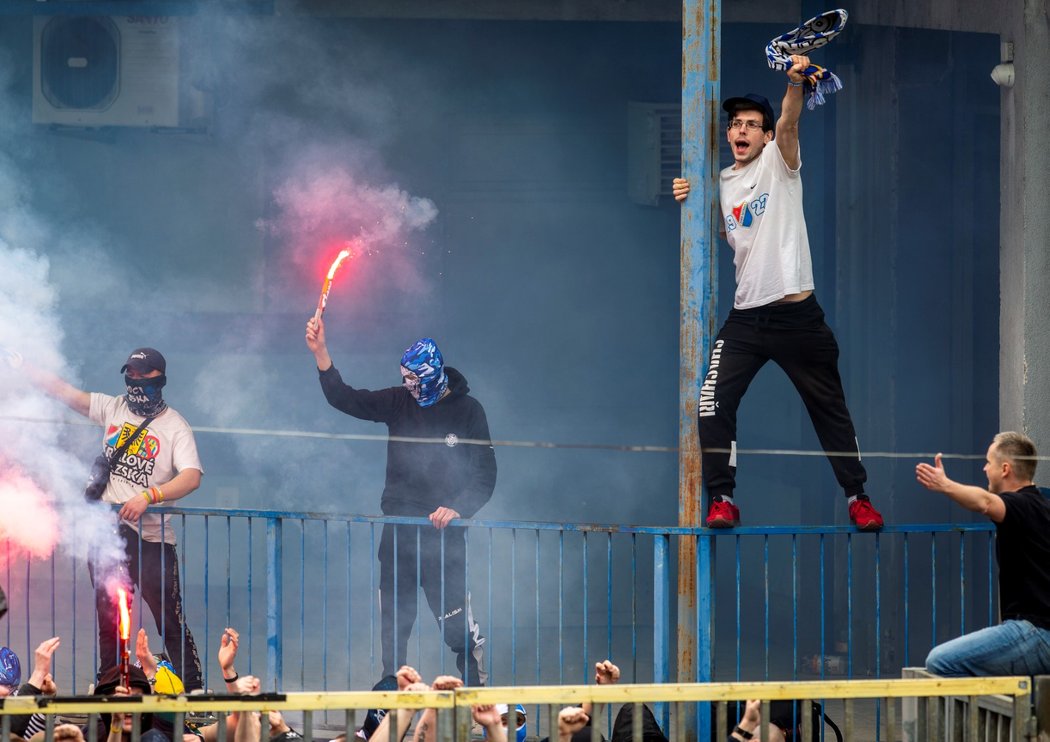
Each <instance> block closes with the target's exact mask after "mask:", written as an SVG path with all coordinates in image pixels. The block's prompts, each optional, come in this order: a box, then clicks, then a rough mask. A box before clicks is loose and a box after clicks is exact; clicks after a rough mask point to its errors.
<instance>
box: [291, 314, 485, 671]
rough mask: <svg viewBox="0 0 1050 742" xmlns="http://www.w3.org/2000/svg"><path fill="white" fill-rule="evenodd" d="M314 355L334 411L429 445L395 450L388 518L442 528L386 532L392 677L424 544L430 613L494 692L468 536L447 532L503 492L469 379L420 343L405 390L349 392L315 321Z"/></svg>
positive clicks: (412, 351)
mask: <svg viewBox="0 0 1050 742" xmlns="http://www.w3.org/2000/svg"><path fill="white" fill-rule="evenodd" d="M306 347H307V348H309V349H310V351H311V352H312V353H313V354H314V358H315V359H316V361H317V370H318V372H319V373H320V379H321V389H322V390H323V391H324V395H325V399H327V400H328V403H329V404H330V405H332V406H333V407H335V408H336V409H337V410H340V411H341V412H345V413H346V414H348V415H351V416H353V417H356V418H358V419H360V420H371V421H373V422H379V423H386V426H387V430H388V432H389V434H390V436H391V438H394V439H396V438H424V439H429V440H427V441H426V442H409V441H403V440H390V441H388V442H387V461H386V486H385V487H384V489H383V498H382V501H381V507H382V511H383V514H384V515H402V516H417V517H427V518H429V519H430V522H431V524H433V526H434V527H433V528H417V527H416V526H397V525H390V524H387V525H384V526H383V536H382V538H381V540H380V543H379V567H380V571H379V609H380V613H381V616H382V636H383V675H384V677H386V676H390V677H393V676H394V675H395V674H396V673H397V671H398V669H399V668H400V667H401V666H402V665H404V664H405V663H406V659H407V655H408V638H409V635H410V634H411V633H412V624H413V623H414V622H415V616H416V601H417V599H418V596H417V591H416V562H417V555H416V550H417V549H416V544H417V537H418V543H419V551H420V555H419V557H418V561H419V567H420V574H419V582H420V584H421V585H422V587H423V591H424V592H425V593H426V596H427V602H428V603H429V604H430V610H431V611H433V613H434V618H436V619H437V621H438V624H439V625H440V627H441V632H442V635H443V638H444V640H445V643H446V644H448V646H449V647H450V648H451V649H452V651H453V652H454V653H455V655H456V666H457V668H458V669H459V672H460V675H462V677H463V681H464V682H465V683H466V684H468V685H484V684H485V681H486V680H487V679H488V671H487V669H486V667H485V662H484V656H483V653H482V649H483V646H484V644H485V639H484V637H482V636H481V628H480V627H479V626H478V624H477V622H476V621H475V620H474V616H473V615H472V614H471V611H470V593H469V592H467V585H466V541H465V534H464V532H463V530H462V529H452V530H451V531H448V532H446V531H445V530H444V529H445V527H446V526H447V525H448V524H449V522H450V521H452V520H453V519H454V518H470V517H472V516H473V515H474V514H475V513H476V512H477V511H478V510H479V509H481V507H482V505H484V504H485V503H486V502H488V501H489V498H490V497H492V490H493V488H494V487H495V486H496V455H495V452H494V451H493V449H492V444H491V442H490V436H489V426H488V421H487V420H486V418H485V410H484V409H483V408H482V406H481V403H480V402H478V401H477V400H476V399H474V398H473V397H471V396H470V394H468V392H469V391H470V387H469V386H467V380H466V379H465V378H464V377H463V374H461V373H459V372H458V371H456V369H454V368H449V367H447V366H445V364H444V360H443V358H442V356H441V351H440V350H438V347H437V345H436V344H435V343H434V341H433V340H431V339H430V338H423V339H421V340H419V341H417V342H416V343H414V344H413V345H412V347H410V348H409V349H408V350H406V351H405V353H404V355H402V357H401V380H402V384H401V386H396V387H389V388H387V389H379V390H377V391H370V390H368V389H355V388H353V387H351V386H350V385H348V384H346V383H344V382H343V378H342V376H341V375H340V374H339V371H337V370H336V369H335V367H334V366H333V365H332V358H331V356H330V355H329V354H328V347H327V345H326V343H325V332H324V320H322V319H320V318H316V319H315V318H311V319H310V321H309V322H307V323H306ZM435 440H437V441H443V443H435V442H434V441H435ZM442 565H443V566H444V574H442ZM442 586H443V587H444V589H443V590H442ZM382 682H383V681H382V680H381V681H380V683H382Z"/></svg>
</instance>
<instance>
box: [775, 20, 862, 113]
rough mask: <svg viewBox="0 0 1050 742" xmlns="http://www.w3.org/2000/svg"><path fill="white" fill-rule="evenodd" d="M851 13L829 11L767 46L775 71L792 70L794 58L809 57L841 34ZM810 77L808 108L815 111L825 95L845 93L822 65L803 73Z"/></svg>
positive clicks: (808, 78) (840, 82) (807, 77)
mask: <svg viewBox="0 0 1050 742" xmlns="http://www.w3.org/2000/svg"><path fill="white" fill-rule="evenodd" d="M847 18H849V14H848V13H847V12H846V11H845V10H841V9H839V10H829V11H827V12H825V13H821V14H820V15H818V16H815V17H813V18H810V19H809V20H808V21H806V22H805V23H803V24H802V25H801V26H799V27H798V28H796V29H794V30H792V31H788V32H787V33H785V34H781V35H780V36H777V37H776V38H775V39H773V40H772V41H770V42H769V45H768V46H767V47H766V61H767V62H769V66H770V67H772V68H773V69H775V70H788V69H791V55H793V54H797V55H807V54H809V53H810V52H811V51H813V50H814V49H819V48H820V47H822V46H824V45H825V44H827V43H828V42H829V41H831V40H832V39H833V38H835V37H836V36H838V35H839V33H840V32H841V31H842V29H843V28H844V27H845V25H846V19H847ZM802 74H803V76H804V77H805V78H806V80H805V87H806V91H805V92H806V107H807V108H809V110H811V111H812V110H813V109H814V108H816V107H817V106H820V105H823V104H824V96H825V95H830V94H832V93H837V92H838V91H840V90H842V80H840V79H839V78H838V77H836V76H835V74H834V73H833V72H832V71H831V70H829V69H827V68H825V67H821V66H820V65H816V64H811V65H810V66H809V67H807V68H806V70H805V72H803V73H802Z"/></svg>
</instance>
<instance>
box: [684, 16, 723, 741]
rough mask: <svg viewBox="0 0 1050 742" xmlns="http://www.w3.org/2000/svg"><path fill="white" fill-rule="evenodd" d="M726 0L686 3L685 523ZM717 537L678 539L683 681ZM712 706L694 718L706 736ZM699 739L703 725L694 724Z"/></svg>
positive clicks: (690, 508) (702, 616)
mask: <svg viewBox="0 0 1050 742" xmlns="http://www.w3.org/2000/svg"><path fill="white" fill-rule="evenodd" d="M721 35H722V4H721V0H683V3H682V173H683V174H684V176H683V177H685V178H687V179H688V180H689V182H690V184H691V186H692V187H691V190H690V195H689V198H688V199H686V201H685V202H684V203H683V205H682V226H681V289H680V294H681V296H680V301H681V315H680V320H679V322H680V325H679V328H680V332H679V359H680V360H679V377H678V379H679V382H678V384H679V430H678V446H679V448H678V450H679V454H678V457H679V458H678V523H679V525H682V526H693V527H696V526H700V525H701V524H702V515H703V506H702V501H701V488H700V484H701V479H700V442H699V438H698V435H697V417H696V409H697V403H698V402H699V398H700V385H701V384H702V383H703V378H704V375H703V372H704V365H705V363H706V360H707V358H708V357H709V355H710V351H711V344H712V342H713V340H714V335H715V322H716V320H717V309H718V307H717V301H718V291H717V282H718V271H717V267H718V261H717V254H716V250H717V247H718V243H717V241H716V237H715V224H714V223H713V221H712V216H713V215H715V214H717V213H718V209H717V199H718V180H717V175H718V150H719V142H720V141H721V138H720V132H719V131H718V121H719V116H718V101H719V62H720V55H721ZM711 569H712V543H711V539H709V538H706V537H700V538H698V539H693V538H689V537H682V538H681V539H680V540H679V542H678V627H677V640H678V681H679V682H685V683H688V682H696V681H701V682H702V681H705V680H710V679H711V642H710V637H711V621H712V614H711V605H712V604H711V578H712V575H711ZM709 714H710V710H709V706H707V705H706V704H704V705H702V706H701V708H700V713H699V715H698V716H697V717H693V716H692V715H691V714H690V715H689V717H690V718H689V719H688V720H687V724H688V725H689V726H692V724H693V723H697V724H698V725H699V730H700V731H701V734H702V735H703V736H702V738H703V739H706V737H707V730H708V729H710V722H709ZM689 731H691V732H693V733H691V734H688V736H689V738H691V739H696V738H697V735H696V734H695V731H696V730H689Z"/></svg>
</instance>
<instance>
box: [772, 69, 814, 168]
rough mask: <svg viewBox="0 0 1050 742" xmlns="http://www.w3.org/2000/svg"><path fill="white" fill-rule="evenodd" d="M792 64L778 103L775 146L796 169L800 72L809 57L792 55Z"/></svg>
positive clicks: (801, 87) (801, 88)
mask: <svg viewBox="0 0 1050 742" xmlns="http://www.w3.org/2000/svg"><path fill="white" fill-rule="evenodd" d="M791 61H792V63H793V64H792V65H791V67H789V68H788V71H787V76H788V88H787V91H785V93H784V100H783V101H782V102H781V104H780V118H779V119H778V120H777V136H776V140H775V141H776V143H777V147H779V148H780V154H781V156H782V157H783V158H784V162H786V163H787V166H788V167H789V168H791V169H792V170H798V167H799V165H800V164H801V162H800V161H799V156H798V120H799V118H801V116H802V91H803V89H804V88H803V85H802V83H803V80H805V78H804V77H803V76H802V73H803V72H804V71H805V70H806V68H807V67H809V57H803V56H799V55H797V54H796V55H792V57H791Z"/></svg>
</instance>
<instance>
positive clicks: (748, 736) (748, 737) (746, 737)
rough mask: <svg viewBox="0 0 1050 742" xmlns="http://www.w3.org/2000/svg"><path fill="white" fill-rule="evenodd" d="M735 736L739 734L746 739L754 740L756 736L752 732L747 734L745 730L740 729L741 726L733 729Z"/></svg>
mask: <svg viewBox="0 0 1050 742" xmlns="http://www.w3.org/2000/svg"><path fill="white" fill-rule="evenodd" d="M733 734H739V735H740V736H741V737H743V738H744V739H752V738H753V737H754V736H755V735H753V734H752V733H751V732H745V731H744V730H743V729H741V728H740V725H739V724H737V725H736V726H735V727H733Z"/></svg>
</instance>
